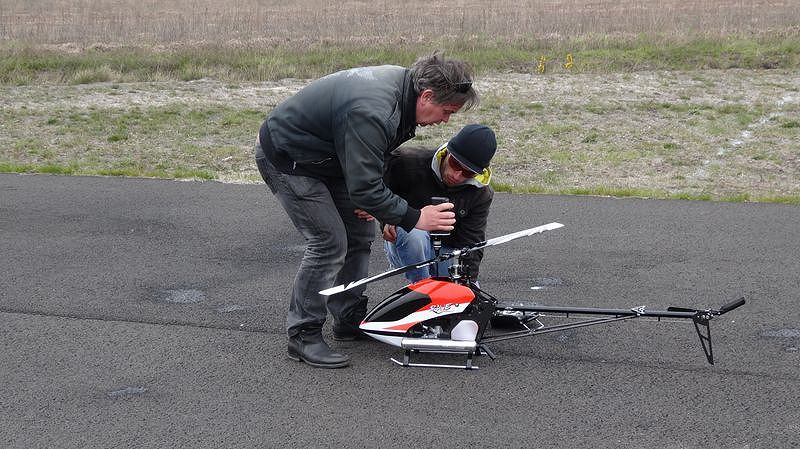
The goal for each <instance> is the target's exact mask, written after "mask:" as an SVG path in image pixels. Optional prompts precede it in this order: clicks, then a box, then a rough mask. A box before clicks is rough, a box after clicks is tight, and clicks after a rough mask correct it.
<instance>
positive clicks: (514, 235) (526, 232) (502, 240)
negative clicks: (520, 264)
mask: <svg viewBox="0 0 800 449" xmlns="http://www.w3.org/2000/svg"><path fill="white" fill-rule="evenodd" d="M563 226H564V225H563V224H561V223H555V222H553V223H548V224H546V225H542V226H537V227H535V228H530V229H525V230H522V231H517V232H514V233H512V234H506V235H502V236H500V237H495V238H493V239H489V240H484V241H482V242H479V243H476V244H474V245H471V246H468V247H466V248H463V249H460V250H455V251H453V252H452V253H450V254H442V255H440V256H439V257H434V258H433V259H430V260H426V261H424V262H420V263H417V264H412V265H406V266H404V267H400V268H395V269H393V270H389V271H385V272H383V273H381V274H376V275H375V276H371V277H368V278H364V279H359V280H357V281H353V282H350V283H348V284H341V285H337V286H335V287H331V288H326V289H325V290H320V292H319V294H320V295H324V296H330V295H335V294H337V293H341V292H344V291H347V290H350V289H352V288H356V287H358V286H361V285H365V284H369V283H370V282H375V281H380V280H381V279H386V278H389V277H392V276H396V275H398V274H403V273H405V272H407V271H411V270H416V269H417V268H422V267H427V266H428V265H431V264H434V263H437V262H443V261H445V260H448V259H452V258H453V257H456V256H459V255H462V254H466V253H468V252H470V251H474V250H477V249H481V248H486V247H487V246H494V245H499V244H501V243H506V242H509V241H511V240H514V239H518V238H520V237H526V236H529V235H534V234H540V233H542V232H545V231H550V230H553V229H558V228H561V227H563Z"/></svg>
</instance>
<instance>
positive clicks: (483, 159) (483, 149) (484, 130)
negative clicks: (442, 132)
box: [447, 124, 497, 173]
mask: <svg viewBox="0 0 800 449" xmlns="http://www.w3.org/2000/svg"><path fill="white" fill-rule="evenodd" d="M447 150H448V151H449V152H450V154H452V155H453V157H455V158H456V160H457V161H458V162H460V163H461V164H462V165H464V166H465V167H467V168H469V169H470V170H472V171H474V172H475V173H481V172H483V169H485V168H486V167H488V166H489V162H491V160H492V156H494V152H495V150H497V141H496V140H495V138H494V131H492V129H491V128H489V127H488V126H484V125H475V124H473V125H467V126H465V127H463V128H462V129H461V131H459V132H458V134H456V135H455V136H454V137H453V138H452V139H450V142H448V144H447Z"/></svg>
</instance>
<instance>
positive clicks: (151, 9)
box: [0, 0, 800, 47]
mask: <svg viewBox="0 0 800 449" xmlns="http://www.w3.org/2000/svg"><path fill="white" fill-rule="evenodd" d="M798 23H800V8H798V4H797V1H796V0H660V1H656V0H649V1H648V0H527V1H511V0H497V1H493V2H488V1H474V0H473V1H466V0H457V1H442V0H438V1H437V0H432V1H421V0H410V1H403V2H398V1H387V0H358V1H355V0H351V1H343V2H327V1H322V0H296V1H292V2H286V1H283V0H268V1H263V0H241V1H239V2H235V3H234V4H230V3H228V2H221V1H218V0H163V1H162V0H3V1H2V2H0V38H2V39H4V40H19V41H25V42H30V43H35V44H64V43H73V44H76V45H79V46H81V47H84V46H91V45H128V44H137V45H159V44H161V45H170V44H175V43H181V44H185V43H190V44H192V43H214V44H224V45H257V46H264V45H275V44H281V43H285V42H287V41H290V42H303V41H311V42H327V41H330V42H336V43H342V42H350V41H353V42H356V43H370V42H382V43H386V42H395V41H397V42H401V41H406V42H409V41H410V42H429V41H432V40H433V41H436V40H439V39H480V38H487V37H488V38H490V39H494V40H500V41H503V40H524V39H529V40H532V41H536V42H537V43H539V44H541V43H547V42H554V41H555V42H557V41H559V40H563V39H572V38H576V37H578V38H580V37H589V38H592V39H601V40H602V39H603V38H601V37H597V36H632V35H637V34H640V33H659V34H666V35H669V36H682V35H686V34H710V35H720V34H722V35H724V34H760V33H765V32H770V33H775V32H777V33H780V32H787V31H791V32H797V30H798V25H797V24H798Z"/></svg>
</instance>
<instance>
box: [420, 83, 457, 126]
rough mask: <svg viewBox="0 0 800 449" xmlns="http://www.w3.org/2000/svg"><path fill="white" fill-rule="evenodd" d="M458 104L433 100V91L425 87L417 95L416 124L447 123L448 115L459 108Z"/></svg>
mask: <svg viewBox="0 0 800 449" xmlns="http://www.w3.org/2000/svg"><path fill="white" fill-rule="evenodd" d="M461 106H463V105H460V104H439V103H435V102H434V101H433V91H432V90H430V89H425V90H424V91H422V93H421V94H420V95H419V97H417V125H419V126H427V125H436V124H439V123H447V121H448V120H450V116H451V115H452V114H455V113H456V112H458V110H459V109H461Z"/></svg>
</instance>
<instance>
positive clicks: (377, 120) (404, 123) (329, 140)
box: [256, 66, 420, 230]
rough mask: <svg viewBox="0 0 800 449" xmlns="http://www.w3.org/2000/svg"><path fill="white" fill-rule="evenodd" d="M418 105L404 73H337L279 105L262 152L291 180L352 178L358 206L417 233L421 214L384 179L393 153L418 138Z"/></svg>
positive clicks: (265, 128) (386, 69) (393, 69)
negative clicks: (298, 177) (385, 165)
mask: <svg viewBox="0 0 800 449" xmlns="http://www.w3.org/2000/svg"><path fill="white" fill-rule="evenodd" d="M416 99H417V96H416V94H415V93H414V89H413V86H412V81H411V72H410V71H409V70H408V69H405V68H403V67H397V66H377V67H361V68H355V69H350V70H344V71H341V72H336V73H333V74H331V75H328V76H325V77H322V78H320V79H318V80H316V81H314V82H312V83H311V84H309V85H307V86H306V87H304V88H303V89H302V90H300V91H299V92H298V93H297V94H295V95H293V96H291V97H289V98H288V99H287V100H285V101H284V102H282V103H281V104H279V105H278V106H276V107H275V108H274V109H273V110H272V112H270V114H269V116H268V117H267V119H266V120H265V122H264V124H263V125H262V127H261V131H260V133H259V139H260V141H261V147H262V148H263V151H264V152H265V153H266V157H268V158H269V159H270V160H271V161H272V163H273V164H275V166H276V167H277V168H278V170H280V171H281V172H283V173H288V174H295V175H302V176H313V177H317V178H320V179H326V178H344V180H345V183H346V185H347V190H348V192H349V193H350V199H351V200H352V201H353V204H354V205H355V206H356V207H358V208H361V209H364V210H365V211H367V212H369V213H370V214H372V215H373V216H374V217H376V218H377V219H379V220H381V221H383V222H386V223H392V224H397V225H399V226H401V227H402V228H404V229H406V230H411V229H413V228H414V226H415V225H416V224H417V221H418V220H419V216H420V211H419V209H417V208H413V207H409V206H408V203H407V202H406V201H405V200H404V199H402V198H401V197H399V196H397V195H395V194H394V193H392V191H390V190H389V189H388V188H387V187H386V186H385V185H384V183H383V178H382V174H383V162H384V159H385V158H386V157H387V155H388V153H389V152H391V151H392V150H394V149H395V148H397V147H398V146H400V144H401V143H403V142H405V141H407V140H409V139H411V138H412V137H414V132H415V129H416ZM258 156H259V155H256V157H258Z"/></svg>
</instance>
